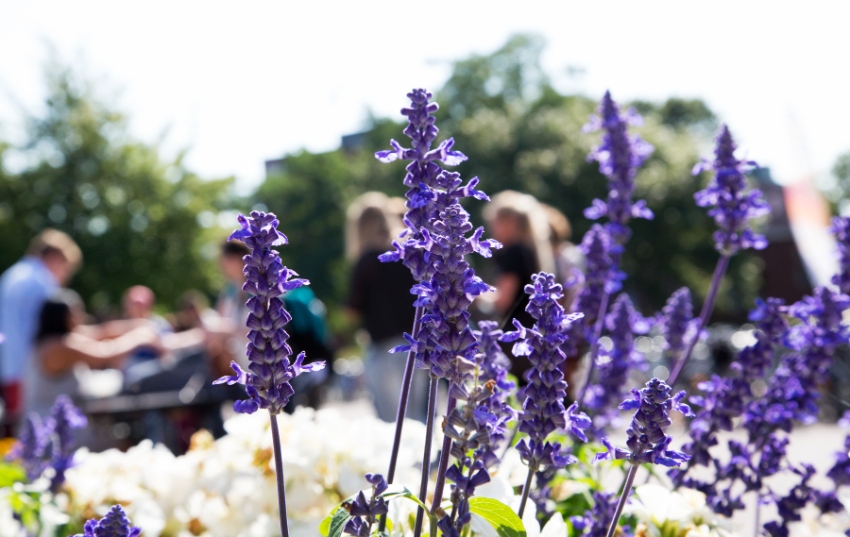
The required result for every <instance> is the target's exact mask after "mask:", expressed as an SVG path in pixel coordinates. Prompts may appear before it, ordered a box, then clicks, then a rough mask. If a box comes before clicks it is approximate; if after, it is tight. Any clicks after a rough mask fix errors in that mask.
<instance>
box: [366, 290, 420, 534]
mask: <svg viewBox="0 0 850 537" xmlns="http://www.w3.org/2000/svg"><path fill="white" fill-rule="evenodd" d="M421 318H422V306H417V307H416V314H415V316H414V317H413V334H411V335H413V337H416V333H417V332H419V324H420V319H421ZM414 357H415V353H414V352H413V349H411V350H409V351H408V352H407V363H406V364H405V366H404V377H403V378H402V381H401V393H400V394H399V396H398V411H397V412H396V417H395V436H393V449H392V451H391V453H390V467H389V469H388V470H387V483H392V482H393V479H395V467H396V463H397V462H398V450H399V446H401V430H402V428H403V427H404V417H405V415H407V402H408V401H409V399H410V386H411V384H412V382H413V370H414V369H415V368H416V367H415V366H416V364H415V363H414V362H415V359H414ZM428 449H430V447H429V448H428ZM386 527H387V515H386V513H385V514H383V515H381V522H380V524H379V525H378V529H379V531H384V530H385V529H386Z"/></svg>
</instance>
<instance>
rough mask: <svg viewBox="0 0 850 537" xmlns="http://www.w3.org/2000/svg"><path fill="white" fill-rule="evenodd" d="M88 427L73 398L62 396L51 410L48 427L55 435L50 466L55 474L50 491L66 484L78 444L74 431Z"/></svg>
mask: <svg viewBox="0 0 850 537" xmlns="http://www.w3.org/2000/svg"><path fill="white" fill-rule="evenodd" d="M86 425H88V420H87V419H86V417H85V415H83V413H82V412H80V409H79V408H77V407H75V406H74V403H72V402H71V398H70V397H68V396H67V395H60V396H58V397H57V398H56V401H55V402H54V403H53V407H52V408H51V409H50V419H49V421H48V423H47V427H48V428H49V430H50V432H52V435H53V449H52V450H51V451H52V457H51V461H50V466H51V467H52V468H53V471H54V474H53V477H51V479H50V489H51V490H53V491H56V490H58V489H59V487H60V486H61V485H62V483H64V482H65V471H66V470H68V469H69V468H70V467H71V466H72V464H73V461H74V452H75V448H76V442H75V439H74V433H73V430H74V429H82V428H84V427H85V426H86Z"/></svg>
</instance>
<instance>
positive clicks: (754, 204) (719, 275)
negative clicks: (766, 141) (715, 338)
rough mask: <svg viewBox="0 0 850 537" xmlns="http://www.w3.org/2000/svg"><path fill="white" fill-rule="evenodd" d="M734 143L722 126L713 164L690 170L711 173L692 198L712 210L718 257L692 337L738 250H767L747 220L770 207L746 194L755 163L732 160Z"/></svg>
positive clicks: (674, 376)
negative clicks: (747, 176) (704, 186)
mask: <svg viewBox="0 0 850 537" xmlns="http://www.w3.org/2000/svg"><path fill="white" fill-rule="evenodd" d="M736 148H737V146H736V145H735V141H734V140H733V139H732V134H731V133H730V132H729V128H728V127H727V126H726V125H723V126H722V127H721V129H720V133H719V134H718V135H717V145H716V147H715V149H714V161H713V162H708V161H703V162H700V163H699V164H697V165H696V166H694V169H693V173H694V174H695V175H696V174H699V173H701V172H703V171H709V170H711V171H713V172H714V178H713V180H712V181H711V182H710V183H709V184H708V186H707V187H706V188H705V189H703V190H700V191H699V192H697V193H696V194H694V199H695V200H696V203H697V205H699V206H700V207H712V209H710V210H709V211H708V215H709V216H711V217H712V218H714V221H715V223H716V224H717V228H718V229H717V231H716V232H715V233H714V247H715V249H716V250H717V251H718V252H719V253H720V259H718V260H717V266H716V267H715V269H714V275H713V276H712V278H711V285H710V286H709V289H708V294H706V297H705V302H703V305H702V310H701V311H700V315H699V322H698V323H697V327H696V334H699V333H700V332H702V330H703V329H704V328H705V326H706V324H707V323H708V319H709V318H710V317H711V313H712V311H714V304H715V300H716V299H717V293H718V291H719V290H720V283H721V281H723V276H724V275H725V274H726V269H727V268H728V267H729V260H730V259H731V257H732V256H733V255H735V254H736V253H737V252H738V251H740V250H745V249H747V248H754V249H756V250H761V249H763V248H764V247H766V246H767V240H766V239H765V238H764V236H762V235H759V234H757V233H755V232H754V231H753V230H752V228H751V227H750V220H751V219H753V218H758V217H760V216H764V215H766V214H767V213H768V212H770V206H769V205H768V204H767V202H766V201H765V200H764V199H763V197H762V193H761V191H760V190H758V189H750V190H747V179H746V173H747V172H748V171H750V170H751V169H753V168H754V167H755V165H756V164H755V162H752V161H744V160H739V159H738V158H737V157H735V149H736ZM697 339H698V337H697V336H695V337H693V338H691V340H690V341H689V342H688V345H687V347H686V348H685V350H684V351H683V352H682V356H681V358H680V359H679V360H678V361H677V362H676V364H675V366H674V367H673V372H672V373H671V374H670V378H669V382H670V384H671V385H673V384H675V383H676V381H677V380H678V379H679V375H680V374H681V373H682V371H683V370H684V368H685V365H686V364H687V363H688V360H689V359H690V356H691V353H692V352H693V350H694V346H695V345H696V343H697Z"/></svg>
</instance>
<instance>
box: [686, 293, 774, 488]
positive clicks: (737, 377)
mask: <svg viewBox="0 0 850 537" xmlns="http://www.w3.org/2000/svg"><path fill="white" fill-rule="evenodd" d="M782 310H783V306H782V300H780V299H776V298H769V299H768V300H767V301H762V300H758V301H757V303H756V307H755V308H754V309H753V310H752V311H751V312H750V315H749V319H750V321H753V322H756V323H757V324H756V330H755V332H754V336H755V338H756V342H755V343H754V344H753V345H750V346H748V347H745V348H744V349H742V350H741V352H740V354H739V355H738V358H737V360H735V362H733V363H732V366H731V370H732V372H731V374H730V375H729V377H727V378H721V377H719V376H717V375H715V376H714V377H712V379H711V380H709V381H706V382H703V383H701V384H700V385H699V388H700V389H701V390H702V391H703V393H704V394H706V395H705V396H704V397H700V396H693V397H691V402H692V403H693V404H695V405H697V406H699V407H702V410H700V411H699V413H698V414H697V416H696V418H695V419H694V420H693V421H692V422H691V425H690V430H691V442H690V443H688V444H686V445H685V446H684V448H683V451H684V452H685V453H687V454H689V455H691V460H689V461H688V466H687V467H686V468H684V469H682V470H676V469H673V470H670V472H669V475H670V476H671V477H672V478H673V482H674V483H676V485H682V484H684V485H685V486H688V487H691V488H695V489H698V490H701V491H703V492H705V493H706V494H707V495H708V496H709V502H710V501H711V496H712V495H713V494H714V488H708V489H707V488H706V487H708V486H709V484H708V483H705V482H701V481H699V480H695V479H693V478H691V477H686V474H688V472H689V470H690V469H691V468H692V467H693V466H695V465H702V466H711V465H714V464H717V460H716V458H715V457H714V456H712V454H711V453H710V451H709V450H710V449H711V448H712V447H713V446H715V445H717V435H718V433H719V432H720V431H731V430H732V420H734V419H735V418H738V417H740V416H741V415H743V413H744V409H745V407H746V405H747V404H748V403H749V401H751V400H752V398H753V394H752V390H751V387H750V386H751V385H752V383H753V381H755V380H757V379H760V378H762V377H763V376H764V374H765V372H766V371H767V369H768V367H770V365H771V363H772V361H773V357H774V354H775V351H774V347H775V345H776V344H777V343H778V342H779V341H780V339H781V337H782V336H783V335H784V333H785V331H786V330H787V328H788V327H787V324H786V323H785V320H784V319H783V317H782Z"/></svg>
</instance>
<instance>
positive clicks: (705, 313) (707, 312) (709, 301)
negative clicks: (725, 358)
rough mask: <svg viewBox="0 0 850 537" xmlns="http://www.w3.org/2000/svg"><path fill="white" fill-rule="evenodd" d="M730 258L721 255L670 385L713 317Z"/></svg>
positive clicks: (669, 382)
mask: <svg viewBox="0 0 850 537" xmlns="http://www.w3.org/2000/svg"><path fill="white" fill-rule="evenodd" d="M729 259H730V257H729V255H728V254H723V255H721V256H720V259H718V260H717V266H716V267H715V268H714V277H712V278H711V286H710V287H709V288H708V295H707V296H706V297H705V302H704V303H703V305H702V311H700V314H699V323H698V324H697V330H696V333H695V334H694V335H693V337H692V338H691V340H690V341H689V342H688V346H687V347H686V348H685V352H684V353H682V356H681V357H680V358H679V361H678V362H676V366H675V367H674V368H673V373H672V374H671V375H670V378H669V379H667V384H669V385H670V386H673V385H675V384H676V380H678V379H679V375H680V374H681V373H682V370H683V369H685V364H687V363H688V360H689V359H690V357H691V353H693V350H694V347H695V346H696V344H697V340H699V335H700V333H701V332H702V330H703V329H704V328H705V325H706V324H707V323H708V318H709V317H711V312H712V311H714V303H715V301H716V300H717V292H718V291H719V290H720V282H721V281H723V276H724V275H725V274H726V269H728V268H729Z"/></svg>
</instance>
